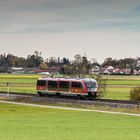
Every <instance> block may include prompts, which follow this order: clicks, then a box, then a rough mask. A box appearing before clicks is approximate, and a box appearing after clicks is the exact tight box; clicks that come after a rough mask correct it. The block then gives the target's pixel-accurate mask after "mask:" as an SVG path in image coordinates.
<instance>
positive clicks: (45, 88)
mask: <svg viewBox="0 0 140 140" xmlns="http://www.w3.org/2000/svg"><path fill="white" fill-rule="evenodd" d="M36 90H37V93H38V94H39V95H40V96H44V95H45V94H57V95H77V96H85V95H88V96H91V97H96V96H97V90H98V83H97V81H96V80H95V79H91V78H84V79H82V78H78V79H74V78H39V79H38V80H37V86H36Z"/></svg>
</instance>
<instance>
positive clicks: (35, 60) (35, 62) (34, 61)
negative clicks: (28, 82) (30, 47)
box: [26, 51, 44, 68]
mask: <svg viewBox="0 0 140 140" xmlns="http://www.w3.org/2000/svg"><path fill="white" fill-rule="evenodd" d="M26 61H27V67H31V68H33V67H39V65H40V64H41V63H43V62H44V61H43V58H42V57H41V53H39V52H38V51H35V52H34V54H33V55H28V57H27V60H26Z"/></svg>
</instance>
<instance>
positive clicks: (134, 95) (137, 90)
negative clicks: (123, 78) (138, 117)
mask: <svg viewBox="0 0 140 140" xmlns="http://www.w3.org/2000/svg"><path fill="white" fill-rule="evenodd" d="M130 100H135V101H140V87H134V88H132V89H131V90H130Z"/></svg>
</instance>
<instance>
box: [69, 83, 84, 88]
mask: <svg viewBox="0 0 140 140" xmlns="http://www.w3.org/2000/svg"><path fill="white" fill-rule="evenodd" d="M71 86H72V88H82V84H81V83H80V82H72V85H71Z"/></svg>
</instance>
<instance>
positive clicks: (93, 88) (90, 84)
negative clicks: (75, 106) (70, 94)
mask: <svg viewBox="0 0 140 140" xmlns="http://www.w3.org/2000/svg"><path fill="white" fill-rule="evenodd" d="M84 83H85V86H86V90H87V93H88V95H89V96H92V97H96V96H97V90H98V83H97V81H96V80H95V79H85V80H84Z"/></svg>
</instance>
